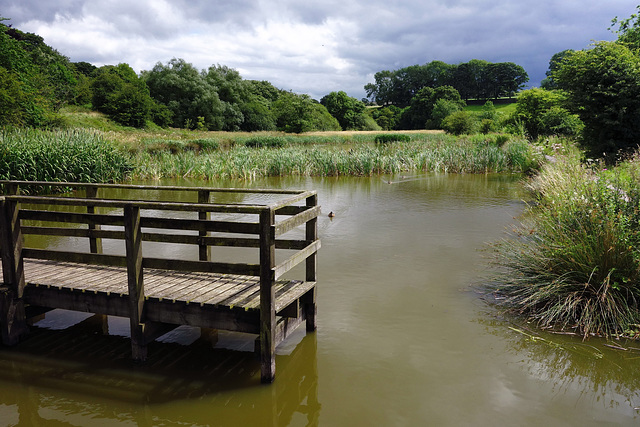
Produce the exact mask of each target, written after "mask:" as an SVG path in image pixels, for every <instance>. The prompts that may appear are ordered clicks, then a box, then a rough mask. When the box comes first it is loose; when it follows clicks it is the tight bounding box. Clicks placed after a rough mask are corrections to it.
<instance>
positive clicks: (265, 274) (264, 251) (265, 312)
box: [260, 209, 276, 383]
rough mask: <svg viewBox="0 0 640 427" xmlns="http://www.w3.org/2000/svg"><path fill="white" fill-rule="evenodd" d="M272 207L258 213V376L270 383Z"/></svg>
mask: <svg viewBox="0 0 640 427" xmlns="http://www.w3.org/2000/svg"><path fill="white" fill-rule="evenodd" d="M274 222H275V214H274V211H273V209H264V210H263V211H262V212H260V379H261V381H262V382H263V383H271V382H273V380H274V379H275V376H276V341H275V339H276V336H275V335H276V329H275V328H276V309H275V299H276V298H275V290H274V287H273V282H274V272H273V267H274V264H275V237H274V236H272V235H271V230H272V227H273V225H274Z"/></svg>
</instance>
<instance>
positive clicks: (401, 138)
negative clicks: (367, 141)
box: [374, 133, 411, 144]
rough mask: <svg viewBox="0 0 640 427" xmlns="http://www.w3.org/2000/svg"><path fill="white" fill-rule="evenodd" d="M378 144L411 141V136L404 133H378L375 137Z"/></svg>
mask: <svg viewBox="0 0 640 427" xmlns="http://www.w3.org/2000/svg"><path fill="white" fill-rule="evenodd" d="M374 141H375V143H376V144H388V143H390V142H409V141H411V137H410V136H409V135H405V134H402V133H385V134H380V135H376V136H375V138H374Z"/></svg>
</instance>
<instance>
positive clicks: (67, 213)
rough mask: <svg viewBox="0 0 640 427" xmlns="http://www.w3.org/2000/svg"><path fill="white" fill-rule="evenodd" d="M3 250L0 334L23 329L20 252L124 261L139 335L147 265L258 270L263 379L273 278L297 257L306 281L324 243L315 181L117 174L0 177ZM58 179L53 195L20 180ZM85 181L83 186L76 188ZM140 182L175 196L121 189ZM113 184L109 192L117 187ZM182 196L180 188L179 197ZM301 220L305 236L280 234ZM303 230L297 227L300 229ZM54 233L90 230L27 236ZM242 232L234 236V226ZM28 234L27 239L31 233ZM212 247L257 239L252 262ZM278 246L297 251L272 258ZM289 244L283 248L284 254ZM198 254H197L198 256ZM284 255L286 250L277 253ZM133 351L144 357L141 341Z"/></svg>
mask: <svg viewBox="0 0 640 427" xmlns="http://www.w3.org/2000/svg"><path fill="white" fill-rule="evenodd" d="M0 186H1V187H2V189H3V192H4V194H5V195H4V196H0V230H1V231H2V233H1V240H0V249H1V250H0V252H1V253H2V268H3V278H4V280H3V281H4V286H5V289H4V292H3V293H2V299H1V300H0V314H1V315H2V318H1V319H0V323H1V324H2V334H3V335H2V337H3V341H4V342H5V343H12V342H16V341H17V340H18V338H19V336H20V335H22V334H23V333H24V328H25V327H24V307H23V304H22V303H21V299H22V295H23V292H24V287H25V278H24V266H23V262H24V260H25V259H41V260H53V261H67V262H74V263H82V264H94V265H106V266H119V267H126V269H127V273H128V289H129V300H130V319H131V336H132V341H135V340H136V339H138V338H139V340H140V342H141V343H142V342H144V339H143V337H142V334H143V331H141V330H140V329H141V328H142V326H141V325H143V324H144V318H143V307H144V295H145V294H144V281H143V280H142V278H143V270H144V269H145V268H154V269H168V270H179V271H194V272H196V271H197V272H212V273H233V274H241V275H248V276H259V277H260V345H261V355H262V363H263V379H265V378H266V379H267V380H268V379H269V378H271V379H273V375H274V374H273V373H274V372H275V357H274V354H275V339H274V338H275V334H276V331H275V326H276V312H275V296H274V286H273V285H274V282H275V280H277V279H279V278H280V277H282V276H283V275H284V274H285V273H287V272H289V271H290V270H291V269H292V268H294V267H295V266H296V265H298V264H301V263H303V262H304V263H305V264H306V268H305V273H304V274H305V277H304V280H305V281H311V282H315V281H316V252H317V251H318V249H319V248H320V241H319V239H318V234H317V217H318V214H319V212H320V207H319V206H318V204H317V201H318V200H317V194H316V192H315V191H293V190H254V189H213V188H206V187H193V188H192V187H171V186H143V185H118V184H87V183H53V182H25V181H0ZM29 187H41V188H42V187H45V188H50V189H57V188H64V189H67V190H68V189H71V190H73V192H71V193H67V194H63V195H58V196H51V195H37V196H32V195H28V194H21V191H20V189H21V188H29ZM82 190H84V194H82ZM138 191H144V192H145V193H153V194H155V195H154V197H153V198H154V199H158V198H160V195H161V194H165V193H169V194H171V196H170V197H169V198H170V199H175V198H178V199H192V201H180V202H175V201H171V200H166V201H163V200H149V199H150V198H151V197H146V198H145V199H142V198H135V197H134V198H132V199H127V198H126V197H123V196H122V194H125V195H126V194H127V193H131V192H133V193H135V192H138ZM226 193H238V194H241V195H259V196H261V197H266V196H269V198H270V199H274V200H273V201H269V202H268V203H260V202H256V203H248V204H243V203H215V202H212V201H211V199H212V197H216V196H224V195H225V194H226ZM113 194H115V196H114V195H113ZM178 196H179V197H178ZM300 227H304V236H303V237H302V236H300V237H298V238H288V239H285V238H283V237H282V236H283V235H285V234H286V233H288V232H290V231H292V230H294V229H298V228H300ZM300 234H301V232H298V235H300ZM32 235H36V236H58V237H60V238H65V237H67V238H69V237H71V238H75V239H81V240H82V239H86V241H87V242H88V245H86V249H85V250H75V249H74V250H68V249H67V250H58V249H52V248H37V247H30V246H27V245H26V244H25V240H24V236H27V237H29V236H32ZM236 235H240V236H236ZM107 239H109V240H111V241H122V242H124V248H120V249H119V250H113V245H112V244H111V245H109V248H111V250H110V251H109V252H112V253H105V250H104V245H103V241H104V240H107ZM28 241H29V240H28V239H27V242H28ZM143 242H156V243H171V244H184V245H191V246H194V247H197V253H198V255H197V259H180V260H176V259H172V258H168V257H165V258H161V257H152V256H148V255H146V254H145V253H144V250H143V245H142V243H143ZM212 247H220V248H224V247H236V248H237V247H241V248H256V249H258V251H257V255H258V256H257V259H256V260H255V262H222V261H216V260H215V259H212V251H211V248H212ZM276 250H278V252H280V250H283V251H295V252H294V253H293V254H292V255H290V256H288V257H284V259H282V260H281V261H280V262H276ZM288 253H289V252H287V254H288ZM194 258H195V257H194ZM279 258H282V257H279ZM307 310H308V311H309V310H310V311H312V312H311V313H307V317H306V319H307V329H308V330H312V329H315V303H314V304H312V305H309V307H307ZM133 348H134V358H144V357H145V356H146V354H143V353H144V352H146V347H144V348H142V347H141V348H140V349H139V351H140V352H141V353H140V354H135V352H136V350H135V346H134V347H133Z"/></svg>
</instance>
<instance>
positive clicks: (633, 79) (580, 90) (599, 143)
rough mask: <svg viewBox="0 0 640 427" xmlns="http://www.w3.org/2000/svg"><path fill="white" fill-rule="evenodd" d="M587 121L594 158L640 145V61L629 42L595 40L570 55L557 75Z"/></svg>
mask: <svg viewBox="0 0 640 427" xmlns="http://www.w3.org/2000/svg"><path fill="white" fill-rule="evenodd" d="M553 78H554V80H555V81H556V82H557V84H558V87H560V88H561V89H564V90H565V91H566V92H567V98H568V101H569V105H570V108H571V109H572V110H573V111H574V112H576V113H577V114H578V115H579V116H580V118H581V119H582V121H583V122H584V132H583V139H582V142H583V144H584V145H585V147H586V148H587V149H588V150H589V151H590V152H591V154H593V155H598V156H600V155H602V154H603V153H615V152H617V151H619V150H629V149H632V148H636V147H637V146H638V135H640V58H639V57H638V54H637V52H636V51H634V50H631V49H630V48H629V47H628V46H627V44H625V43H617V42H597V43H595V44H594V45H593V47H592V48H591V49H587V50H582V51H578V52H575V53H573V54H571V55H569V56H568V57H567V58H566V59H565V60H564V61H563V62H562V64H561V65H560V67H559V69H558V70H557V71H556V72H555V73H554V74H553Z"/></svg>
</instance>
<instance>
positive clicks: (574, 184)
mask: <svg viewBox="0 0 640 427" xmlns="http://www.w3.org/2000/svg"><path fill="white" fill-rule="evenodd" d="M639 183H640V168H638V163H637V162H634V163H633V165H632V166H629V165H627V166H626V167H625V168H624V169H622V168H620V169H616V170H614V171H613V172H612V171H607V170H601V171H598V170H593V169H590V168H588V167H586V166H584V165H582V164H581V163H580V162H579V159H578V158H577V157H573V158H571V157H560V158H559V159H558V161H557V162H556V163H549V164H547V165H546V166H545V167H544V168H543V171H542V173H541V174H540V175H539V176H538V177H536V178H535V179H534V180H533V181H532V183H531V188H532V189H533V190H535V191H536V193H537V195H538V197H537V202H538V204H537V205H534V206H531V207H530V208H529V209H528V213H527V216H526V218H525V220H524V221H523V224H522V226H521V227H519V228H517V229H516V230H514V231H515V233H514V235H513V236H512V238H510V239H505V240H503V241H501V242H498V243H497V244H496V245H495V256H496V258H495V260H496V265H497V266H498V268H499V269H500V272H499V274H498V275H497V276H496V277H495V278H493V283H492V284H491V285H490V289H491V290H492V291H493V292H495V294H496V295H497V296H498V297H499V298H498V299H496V302H497V303H498V304H500V305H501V306H503V307H505V308H506V310H507V311H509V312H511V313H514V314H517V315H523V316H525V317H527V318H528V319H530V320H533V321H536V322H537V323H538V324H539V325H540V326H542V327H559V328H562V329H565V328H571V329H573V328H575V329H577V330H578V331H579V332H580V333H582V334H583V335H584V336H585V337H588V336H589V335H590V334H601V335H605V336H609V337H613V336H619V335H622V334H624V333H625V331H627V330H629V329H631V327H632V326H633V325H637V324H638V323H640V310H639V307H638V300H639V298H640V268H639V267H640V252H639V251H638V247H639V246H638V244H640V231H639V230H640V214H639V212H640V210H639V207H640V185H639Z"/></svg>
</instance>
